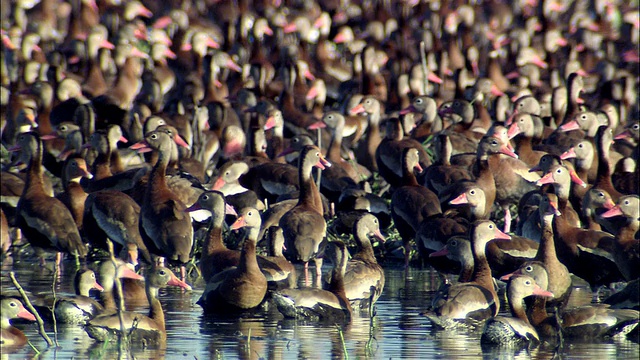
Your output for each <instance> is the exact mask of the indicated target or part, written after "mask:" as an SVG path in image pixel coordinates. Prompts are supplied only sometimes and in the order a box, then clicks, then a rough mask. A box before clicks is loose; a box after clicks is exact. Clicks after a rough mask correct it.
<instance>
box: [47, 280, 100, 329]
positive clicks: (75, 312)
mask: <svg viewBox="0 0 640 360" xmlns="http://www.w3.org/2000/svg"><path fill="white" fill-rule="evenodd" d="M73 288H74V291H75V296H57V297H56V298H55V310H54V314H55V316H56V322H58V323H59V324H76V325H79V324H85V323H86V322H87V321H88V320H89V319H92V318H93V317H95V316H96V315H98V314H100V313H101V312H103V311H104V308H103V307H102V305H101V304H100V303H99V302H97V301H96V300H94V299H92V298H90V297H89V291H90V290H93V289H95V290H98V291H104V289H103V288H102V286H101V285H100V284H99V283H98V281H97V279H96V274H95V272H93V270H91V269H81V270H78V271H77V272H76V275H75V277H74V279H73ZM42 301H43V302H44V304H38V306H37V307H36V310H38V311H39V312H40V313H43V312H44V313H45V314H48V315H49V316H50V315H51V308H53V302H54V298H53V297H52V296H47V297H45V298H44V299H42Z"/></svg>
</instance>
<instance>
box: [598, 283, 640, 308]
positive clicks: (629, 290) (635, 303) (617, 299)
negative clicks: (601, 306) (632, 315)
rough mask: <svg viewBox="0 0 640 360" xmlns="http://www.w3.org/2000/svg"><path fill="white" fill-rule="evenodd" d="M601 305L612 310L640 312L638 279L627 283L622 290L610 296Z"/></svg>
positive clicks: (639, 285)
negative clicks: (605, 305)
mask: <svg viewBox="0 0 640 360" xmlns="http://www.w3.org/2000/svg"><path fill="white" fill-rule="evenodd" d="M603 303H605V304H608V305H611V308H612V309H634V310H640V279H635V280H632V281H629V282H628V283H627V284H626V285H625V287H624V288H622V290H620V291H618V292H616V293H613V294H611V295H610V296H609V297H608V298H606V299H604V301H603Z"/></svg>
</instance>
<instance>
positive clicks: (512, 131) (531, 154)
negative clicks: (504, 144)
mask: <svg viewBox="0 0 640 360" xmlns="http://www.w3.org/2000/svg"><path fill="white" fill-rule="evenodd" d="M543 126H544V124H543V123H542V120H541V119H540V118H539V117H536V116H534V115H532V114H527V113H518V114H517V115H515V116H514V118H513V123H511V126H510V127H509V132H508V136H509V139H513V138H515V140H514V141H515V143H516V147H515V148H516V151H517V153H518V157H519V158H520V160H522V161H524V162H525V163H526V164H527V165H528V166H529V167H533V166H536V165H538V162H540V158H541V157H542V156H543V155H544V154H545V153H544V152H542V151H537V150H534V149H533V139H534V137H537V138H541V137H542V130H543V129H542V127H543Z"/></svg>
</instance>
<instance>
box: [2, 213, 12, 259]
mask: <svg viewBox="0 0 640 360" xmlns="http://www.w3.org/2000/svg"><path fill="white" fill-rule="evenodd" d="M9 248H11V235H10V234H9V221H8V220H7V216H6V215H5V214H4V210H2V209H0V256H4V255H5V254H7V253H8V252H9Z"/></svg>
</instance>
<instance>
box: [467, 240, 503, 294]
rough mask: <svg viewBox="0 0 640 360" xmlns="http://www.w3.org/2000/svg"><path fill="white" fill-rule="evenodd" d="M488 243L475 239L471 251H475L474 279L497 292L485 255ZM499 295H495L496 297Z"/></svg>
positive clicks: (491, 290) (492, 291)
mask: <svg viewBox="0 0 640 360" xmlns="http://www.w3.org/2000/svg"><path fill="white" fill-rule="evenodd" d="M486 246H487V243H486V242H484V241H473V240H472V246H471V251H472V252H473V281H474V282H475V283H477V284H479V285H480V286H482V287H484V288H485V289H487V290H489V291H490V292H491V293H494V294H495V292H496V291H495V289H494V287H493V280H492V278H491V268H490V267H489V261H487V257H486V255H485V248H486ZM495 296H497V295H494V297H495Z"/></svg>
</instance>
